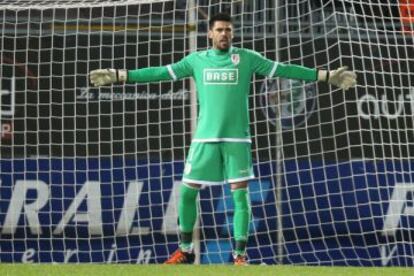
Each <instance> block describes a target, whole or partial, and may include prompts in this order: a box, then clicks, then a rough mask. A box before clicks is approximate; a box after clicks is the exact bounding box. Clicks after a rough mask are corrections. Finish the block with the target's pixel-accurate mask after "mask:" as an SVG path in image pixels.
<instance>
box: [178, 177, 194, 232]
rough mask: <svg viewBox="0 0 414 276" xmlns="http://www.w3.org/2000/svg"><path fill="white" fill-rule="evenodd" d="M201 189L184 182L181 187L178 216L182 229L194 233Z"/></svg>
mask: <svg viewBox="0 0 414 276" xmlns="http://www.w3.org/2000/svg"><path fill="white" fill-rule="evenodd" d="M198 191H199V189H196V188H191V187H188V186H187V185H184V184H182V185H181V189H180V200H179V204H178V218H179V221H180V231H181V232H184V233H192V232H193V228H194V224H195V222H196V219H197V195H198Z"/></svg>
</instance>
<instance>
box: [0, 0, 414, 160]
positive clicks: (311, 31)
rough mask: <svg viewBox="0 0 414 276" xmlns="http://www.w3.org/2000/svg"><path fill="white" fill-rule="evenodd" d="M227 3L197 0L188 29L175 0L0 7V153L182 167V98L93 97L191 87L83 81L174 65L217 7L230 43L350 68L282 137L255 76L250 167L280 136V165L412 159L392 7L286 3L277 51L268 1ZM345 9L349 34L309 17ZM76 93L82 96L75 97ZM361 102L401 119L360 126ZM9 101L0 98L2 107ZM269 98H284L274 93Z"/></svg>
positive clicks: (185, 110) (404, 46) (272, 150)
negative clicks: (11, 93)
mask: <svg viewBox="0 0 414 276" xmlns="http://www.w3.org/2000/svg"><path fill="white" fill-rule="evenodd" d="M224 2H225V1H224ZM371 2H372V1H371ZM229 3H230V2H229ZM229 3H228V4H227V5H225V4H222V5H218V4H217V5H214V4H211V3H210V1H201V0H200V1H198V6H199V9H200V11H199V12H198V13H197V24H195V25H190V24H188V19H187V17H186V13H185V8H186V6H185V1H177V2H175V3H174V2H166V3H159V4H153V5H149V4H143V5H139V6H115V7H96V8H78V9H55V10H51V9H46V10H33V9H30V10H20V11H15V10H0V16H1V17H0V18H2V19H1V20H2V21H1V22H0V24H1V34H2V36H1V40H0V49H1V58H2V60H3V62H2V64H1V74H2V76H3V78H2V87H3V89H7V87H8V86H10V83H11V77H12V76H15V79H16V91H15V96H16V111H15V115H14V116H12V117H10V116H9V117H8V116H2V122H3V123H4V122H8V121H10V122H12V123H13V135H12V137H11V138H9V139H2V141H1V144H0V154H1V157H2V158H14V157H24V156H54V157H85V156H131V157H136V156H138V157H139V158H159V159H163V158H166V159H183V158H184V156H185V153H186V150H187V149H188V146H189V144H190V142H191V128H190V101H189V94H188V93H186V94H185V95H186V96H185V97H184V98H181V99H174V100H173V99H160V98H155V99H122V97H121V98H118V99H112V100H108V99H102V98H101V99H100V98H99V94H100V93H104V94H105V93H115V94H120V93H124V94H128V95H132V94H136V93H149V94H160V93H166V92H168V91H174V92H177V91H179V90H181V89H183V90H184V91H189V80H183V81H178V82H175V83H170V82H165V83H161V84H159V83H155V84H143V85H142V84H140V85H135V84H128V85H125V86H120V85H114V86H112V87H105V88H100V89H98V88H93V87H89V84H88V81H87V74H88V72H89V71H90V70H93V69H97V68H128V69H134V68H143V67H147V66H159V65H166V64H169V63H172V62H177V61H179V60H180V59H181V58H182V57H184V56H185V55H187V54H188V53H189V52H190V50H189V49H190V47H189V44H188V39H186V37H187V34H190V32H191V31H193V30H195V31H196V32H197V36H196V37H197V48H198V49H200V50H203V49H206V47H208V41H207V39H206V34H205V32H206V30H207V20H206V16H208V15H209V14H212V13H215V12H217V11H219V10H228V11H231V12H232V13H233V14H234V20H235V30H236V37H235V43H234V44H235V46H238V47H246V48H252V49H255V50H257V51H258V52H261V53H263V54H265V55H266V56H267V57H268V58H270V59H277V58H278V59H279V60H280V61H282V62H288V63H295V64H302V65H305V66H308V67H318V68H327V69H335V68H337V67H338V66H340V65H349V66H350V67H351V68H352V69H353V70H355V71H356V73H357V75H358V87H357V88H356V89H351V90H350V91H348V92H343V91H340V90H338V89H335V88H333V87H329V86H327V85H325V84H319V85H317V86H316V87H315V89H316V90H315V94H314V95H310V97H313V99H311V100H312V101H313V102H314V104H315V105H314V106H315V108H314V109H312V110H307V111H306V117H307V118H308V119H307V120H301V123H295V124H293V126H292V127H290V128H283V130H280V129H278V128H277V127H276V126H275V125H277V123H275V118H274V116H273V117H272V116H270V117H269V116H265V114H267V113H268V112H267V111H266V110H269V109H270V110H272V109H273V110H275V109H277V107H276V105H275V103H274V102H273V103H272V102H270V101H267V100H265V101H263V97H264V95H263V93H264V92H263V90H262V89H261V86H262V84H263V80H261V79H259V78H258V79H254V81H253V82H252V96H251V99H250V103H251V120H252V124H251V130H252V135H253V136H254V142H253V148H254V158H255V159H263V160H269V159H274V158H275V157H276V154H277V143H278V142H277V141H278V139H283V140H282V143H283V152H282V153H283V157H284V158H285V159H294V158H316V159H320V158H324V159H333V160H337V159H355V158H357V159H359V158H398V157H404V158H406V157H411V156H412V155H413V154H414V152H413V150H414V148H413V146H412V145H413V142H414V141H413V140H414V136H413V131H412V129H413V123H412V116H413V110H412V109H411V102H410V100H407V99H406V98H405V97H406V95H409V93H410V89H412V87H413V86H414V79H413V77H412V76H411V72H413V69H414V68H413V67H414V65H413V64H414V62H413V61H412V57H413V56H414V50H413V46H412V45H413V39H412V36H408V35H404V34H402V33H401V32H400V30H399V29H398V28H399V20H398V7H397V6H393V5H389V4H386V3H387V2H386V1H382V2H381V1H377V2H375V3H377V4H379V5H377V6H375V5H371V6H368V5H365V4H363V3H357V4H355V3H354V4H352V5H351V4H344V3H342V2H341V1H312V4H311V5H310V4H309V3H301V4H299V5H297V6H294V4H295V3H294V2H293V1H286V4H285V5H284V6H283V7H282V8H281V9H280V14H279V19H281V21H280V22H281V24H280V25H279V28H280V29H279V34H280V35H279V37H278V38H279V48H278V49H277V47H278V45H277V43H276V42H277V38H276V37H275V30H276V23H275V22H276V20H275V18H276V16H277V15H276V13H275V10H272V9H273V8H274V5H275V4H274V1H263V2H260V3H255V2H254V1H246V3H245V4H244V5H241V4H240V3H234V4H229ZM375 3H374V4H375ZM371 4H372V3H371ZM372 7H374V8H372ZM351 8H352V9H353V10H354V15H355V16H354V17H353V18H351V19H352V20H354V21H355V22H351V23H349V22H347V24H349V25H350V26H353V25H356V26H359V27H358V30H356V29H353V28H348V27H346V26H347V25H345V23H346V22H341V17H338V18H337V20H336V21H335V22H333V23H334V25H332V24H333V23H332V22H331V21H329V20H328V21H325V22H321V21H317V18H318V16H319V15H320V11H321V9H323V12H324V13H325V15H328V14H329V12H332V10H334V9H335V10H336V11H337V12H338V11H339V12H346V11H349V9H351ZM299 14H300V15H301V16H300V17H299V16H298V15H299ZM391 16H394V17H391ZM396 16H397V17H396ZM344 18H345V19H346V20H351V19H349V18H348V17H344ZM347 18H348V19H347ZM384 18H387V19H384ZM309 22H310V23H313V24H307V23H309ZM242 26H243V27H242ZM349 29H351V30H349ZM277 50H278V51H277ZM277 55H278V56H277ZM278 86H279V87H280V84H278ZM85 89H87V90H85ZM84 91H86V92H87V95H89V96H90V98H89V99H85V98H80V95H82V92H84ZM367 94H369V95H373V96H374V97H376V98H377V99H383V97H385V98H386V102H385V106H386V108H388V110H389V113H391V114H393V113H395V110H396V108H398V106H397V105H396V104H398V103H399V99H400V98H399V97H401V96H400V95H403V98H404V99H405V100H404V102H402V103H401V104H402V105H403V107H404V109H403V112H402V113H401V116H399V117H398V118H396V119H390V118H388V117H386V116H382V115H379V116H376V117H375V116H372V117H371V118H370V119H364V118H361V117H360V116H359V114H358V110H357V102H358V99H359V98H360V97H362V96H363V95H367ZM9 101H10V100H9V99H7V98H6V97H5V96H3V97H2V108H3V109H5V108H6V109H7V108H8V106H7V105H9V104H10V102H9ZM279 101H283V100H282V99H281V96H280V95H279ZM380 104H381V103H380ZM269 105H273V106H269ZM381 106H382V105H381ZM363 107H364V108H365V111H366V112H367V113H373V110H374V108H375V106H373V105H372V104H366V105H363ZM268 115H269V114H268ZM302 115H303V114H302ZM292 120H293V119H292ZM281 131H282V132H283V134H282V136H280V135H279V133H280V132H281ZM281 137H282V138H281ZM279 141H280V140H279Z"/></svg>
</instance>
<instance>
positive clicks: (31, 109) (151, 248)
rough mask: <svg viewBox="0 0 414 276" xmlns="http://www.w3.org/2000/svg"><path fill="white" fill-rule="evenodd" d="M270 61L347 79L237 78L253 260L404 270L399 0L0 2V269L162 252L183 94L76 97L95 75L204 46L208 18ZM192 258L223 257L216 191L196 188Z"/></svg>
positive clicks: (408, 213) (227, 235)
mask: <svg viewBox="0 0 414 276" xmlns="http://www.w3.org/2000/svg"><path fill="white" fill-rule="evenodd" d="M219 11H226V12H228V13H230V14H231V15H232V17H233V19H234V27H235V38H234V45H235V46H236V47H244V48H249V49H254V50H256V51H258V52H260V53H262V54H263V55H265V56H266V57H268V58H270V59H274V60H278V61H280V62H285V63H291V64H300V65H304V66H308V67H318V68H325V69H331V70H332V69H335V68H337V67H339V66H342V65H347V66H349V67H350V68H351V69H352V70H354V71H355V72H356V73H357V76H358V85H357V87H356V88H355V89H351V90H349V91H347V92H345V91H342V90H340V89H337V88H335V87H332V86H329V85H326V84H324V83H303V82H299V81H291V80H283V79H263V78H260V77H255V78H254V79H253V80H252V85H251V96H250V98H249V102H250V115H251V132H252V135H253V143H252V148H253V152H252V154H253V159H254V163H255V164H254V169H255V175H256V179H255V180H253V181H250V183H249V195H250V200H251V205H252V222H251V225H250V237H249V242H248V249H247V253H248V257H249V260H250V262H251V263H256V264H311V265H355V266H389V265H394V266H413V259H414V245H413V237H414V230H413V229H414V179H413V178H414V170H413V168H414V162H413V160H412V158H413V157H414V132H413V128H414V125H413V113H414V104H413V102H414V78H413V72H414V46H413V45H414V39H413V35H414V2H413V1H411V0H400V1H391V0H389V1H380V0H375V1H360V0H349V1H333V0H317V1H307V0H287V1H254V0H248V1H241V0H240V1H238V0H235V1H231V0H220V1H212V0H192V1H180V0H176V1H168V0H164V1H160V0H158V1H157V0H153V1H150V0H145V1H139V0H136V1H133V0H128V1H109V0H106V1H104V0H90V1H88V0H73V1H70V0H65V1H47V0H45V1H41V0H38V1H37V0H31V1H23V0H20V1H19V0H16V1H14V2H11V1H8V2H7V3H1V4H0V22H1V24H0V26H1V31H0V32H1V39H0V51H1V54H0V58H1V63H0V74H1V87H0V91H1V93H0V123H1V128H0V129H1V140H0V156H1V158H0V172H1V173H0V181H1V182H0V237H1V238H0V262H57V263H65V262H75V263H77V262H79V263H81V262H82V263H85V262H99V263H162V262H163V261H165V260H166V258H167V257H168V256H169V255H170V254H171V253H172V252H173V251H174V250H175V249H176V248H177V244H178V228H177V202H178V192H177V191H178V187H179V185H180V182H181V177H182V171H183V163H184V160H185V156H186V153H187V151H188V148H189V145H190V143H191V137H192V132H193V130H194V128H195V125H196V114H197V102H196V98H195V95H196V91H195V88H194V85H193V83H192V81H191V80H190V79H185V80H181V81H177V82H160V83H150V84H126V85H113V86H107V87H101V88H95V87H91V86H90V84H89V82H88V72H89V71H91V70H93V69H98V68H127V69H135V68H143V67H148V66H161V65H167V64H170V63H173V62H177V61H179V60H180V59H181V58H183V57H184V56H186V55H187V54H189V53H191V52H193V51H197V50H205V49H207V48H208V47H210V46H209V45H210V44H209V41H208V39H207V35H206V32H207V31H208V18H209V17H210V16H211V15H212V14H214V13H217V12H219ZM199 209H200V216H199V221H198V223H197V227H196V231H195V249H196V253H197V256H198V258H197V263H202V264H211V263H227V262H229V261H230V260H231V258H232V257H231V254H232V246H233V241H232V231H233V229H232V215H233V203H232V199H231V195H230V191H229V187H228V185H224V186H222V187H205V188H203V189H202V190H201V193H200V198H199Z"/></svg>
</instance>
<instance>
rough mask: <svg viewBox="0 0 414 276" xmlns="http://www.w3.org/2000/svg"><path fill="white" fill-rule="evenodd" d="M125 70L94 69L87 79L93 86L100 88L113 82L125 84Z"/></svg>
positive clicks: (126, 75)
mask: <svg viewBox="0 0 414 276" xmlns="http://www.w3.org/2000/svg"><path fill="white" fill-rule="evenodd" d="M127 72H128V71H127V70H125V69H120V70H118V69H96V70H92V71H91V72H90V73H89V78H90V80H91V83H92V84H93V85H94V86H102V85H107V84H112V83H115V82H125V81H126V80H127V77H128V74H127Z"/></svg>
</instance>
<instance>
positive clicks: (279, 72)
mask: <svg viewBox="0 0 414 276" xmlns="http://www.w3.org/2000/svg"><path fill="white" fill-rule="evenodd" d="M316 73H317V69H311V68H307V67H303V66H300V65H293V64H292V65H291V64H282V63H279V65H278V66H277V69H276V75H275V76H276V77H281V78H288V79H297V80H304V81H316V79H317V74H316Z"/></svg>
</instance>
